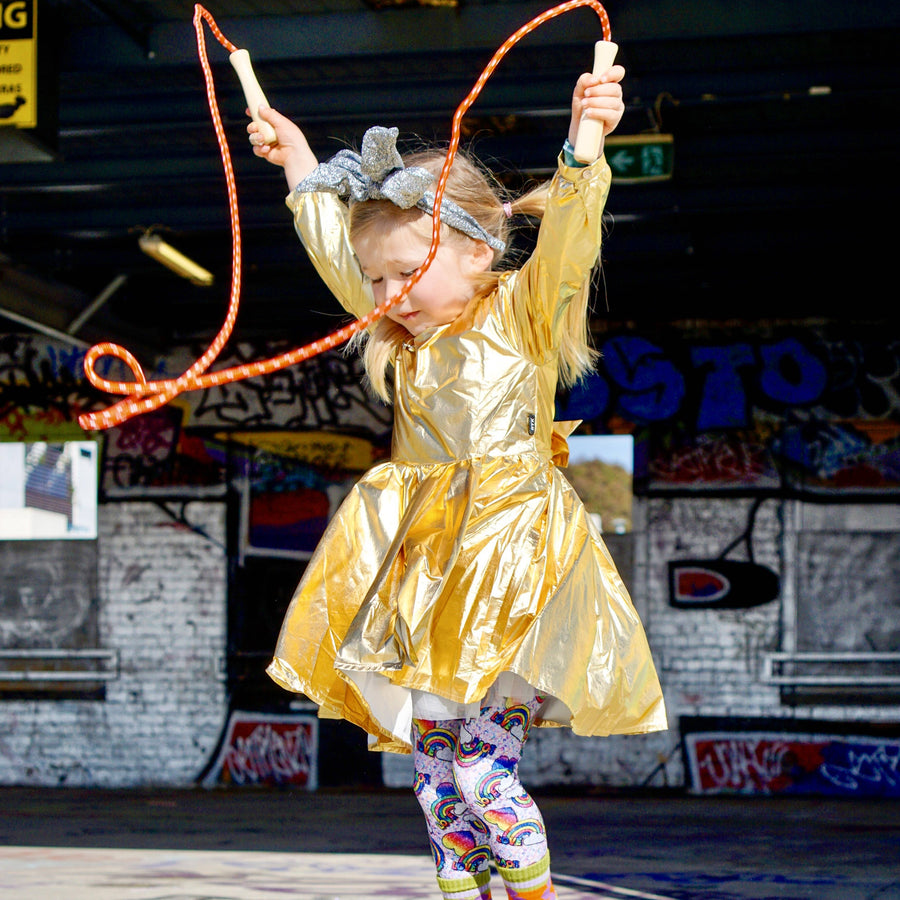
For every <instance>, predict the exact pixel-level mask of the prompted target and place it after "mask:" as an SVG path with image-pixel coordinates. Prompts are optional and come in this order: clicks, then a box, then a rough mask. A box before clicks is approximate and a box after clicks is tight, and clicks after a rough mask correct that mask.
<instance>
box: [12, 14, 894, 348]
mask: <svg viewBox="0 0 900 900" xmlns="http://www.w3.org/2000/svg"><path fill="white" fill-rule="evenodd" d="M208 8H209V9H210V12H212V13H213V15H215V17H216V19H217V20H218V22H219V24H220V25H222V27H223V31H225V32H226V34H228V36H229V37H231V38H232V39H233V40H234V41H235V43H237V44H238V45H239V46H247V47H248V49H250V51H251V54H252V55H253V57H254V60H255V65H256V71H257V74H258V76H259V78H260V81H261V83H262V85H263V87H264V89H265V90H266V93H267V95H268V97H269V100H270V101H271V102H272V103H273V104H274V105H275V106H277V107H278V108H279V109H281V110H282V111H283V112H285V113H286V114H288V115H290V116H291V117H293V118H295V119H296V120H297V121H298V122H299V123H301V124H302V125H303V127H304V128H305V130H306V131H307V133H308V136H309V138H310V142H311V144H312V145H313V147H314V148H315V149H316V150H317V152H318V153H319V154H320V156H326V155H328V154H331V153H333V152H335V151H336V150H337V149H339V148H340V147H341V146H345V145H347V144H351V145H353V144H357V143H358V141H359V139H360V138H361V135H362V133H363V131H364V130H365V128H366V127H368V126H369V125H371V124H378V123H380V124H390V125H397V126H398V127H399V128H400V129H401V132H402V133H403V135H404V136H411V135H421V136H422V137H424V138H426V139H429V140H432V139H436V140H439V141H446V139H447V138H448V137H449V126H450V120H451V116H452V114H453V111H454V109H455V108H456V106H457V105H458V104H459V103H460V102H461V101H462V100H463V98H464V97H465V96H466V94H467V93H468V91H469V90H470V88H471V86H472V84H473V83H474V81H475V79H476V78H477V77H478V75H479V74H480V72H481V70H482V68H483V67H484V65H485V64H486V63H487V61H488V59H489V58H490V55H491V53H492V52H493V50H494V49H495V47H496V46H497V45H498V44H499V42H500V41H501V40H502V39H503V38H504V37H505V36H506V35H507V34H509V33H511V32H512V31H513V30H515V29H516V28H517V27H518V26H519V25H521V24H522V23H523V22H524V21H526V20H527V19H529V18H530V17H531V16H532V15H534V14H535V13H536V12H538V11H541V10H543V9H545V8H547V7H545V6H541V5H537V4H535V3H533V2H528V3H522V2H512V0H509V2H481V3H472V2H465V3H462V4H461V5H460V8H459V9H457V10H449V9H443V10H436V9H428V10H424V9H395V10H390V11H386V12H376V11H374V10H372V9H371V8H369V7H368V6H367V5H366V4H365V3H363V2H362V0H360V2H354V0H334V2H331V0H322V2H316V3H306V2H269V0H260V2H232V0H226V2H224V3H221V4H212V3H210V4H209V7H208ZM41 9H42V13H41V25H42V29H45V30H46V32H47V33H48V34H49V35H50V36H51V37H53V36H55V38H56V40H57V41H58V43H59V47H60V50H59V53H58V54H57V55H56V57H55V58H56V63H55V64H56V65H58V66H59V72H58V87H59V128H58V134H57V144H58V146H57V155H56V158H55V159H53V160H52V161H49V162H41V163H13V162H4V161H3V160H2V159H0V163H2V164H0V253H2V254H3V258H4V261H3V262H2V266H0V275H2V278H0V308H7V309H9V310H12V311H13V312H16V313H18V314H20V315H27V316H31V317H33V318H34V319H35V320H37V321H44V322H45V323H46V324H51V323H52V324H53V327H56V328H59V327H61V325H63V326H64V325H65V323H66V322H71V321H72V320H74V319H75V318H76V317H77V316H78V314H79V312H80V311H82V310H83V309H85V308H86V307H87V306H88V305H89V304H90V303H91V302H92V301H93V300H94V298H96V297H97V296H98V295H99V294H101V292H103V291H104V290H105V289H107V288H108V287H109V286H110V284H111V283H116V284H118V287H117V288H116V289H115V290H114V291H113V292H112V293H111V296H110V297H109V299H108V300H107V302H106V303H105V304H104V305H103V306H102V308H101V309H100V310H98V312H97V313H96V314H95V315H94V316H93V318H92V319H91V320H90V321H89V322H88V324H87V325H85V326H84V327H83V329H80V330H79V332H78V336H79V337H81V338H82V339H84V340H95V339H98V338H100V337H103V338H106V339H113V340H124V339H125V338H126V337H128V338H131V339H137V340H140V341H141V342H142V345H143V346H146V347H148V348H152V349H156V350H158V351H160V352H164V351H165V350H166V348H168V347H169V346H171V343H172V342H173V341H175V340H180V339H183V338H185V337H195V338H197V339H198V340H202V339H204V338H211V337H212V335H213V334H214V333H215V331H216V330H217V329H218V327H219V324H220V323H221V321H222V318H223V317H224V314H225V309H226V307H227V303H228V289H229V282H230V277H231V276H230V272H231V236H230V232H229V219H228V208H227V204H226V194H225V185H224V178H223V174H222V164H221V160H220V156H219V148H218V146H217V143H216V138H215V134H214V132H213V128H212V125H211V123H210V117H209V111H208V107H207V101H206V96H205V90H204V84H203V77H202V72H201V69H200V66H199V62H198V60H197V50H196V43H195V36H194V30H193V25H192V22H191V18H192V15H193V6H192V4H190V3H186V2H175V0H172V2H165V3H154V2H129V0H119V2H117V3H115V4H112V3H106V2H99V0H90V2H85V0H69V2H63V0H56V2H53V0H46V2H45V3H44V4H43V6H42V7H41ZM607 9H608V12H609V15H610V18H611V20H612V25H613V36H614V38H615V39H616V40H617V41H619V42H620V44H621V50H620V61H622V62H623V63H624V64H625V66H626V68H627V69H628V80H627V82H626V99H627V102H628V111H627V113H626V116H625V119H624V121H623V124H622V126H621V128H620V133H623V134H628V133H637V132H641V131H645V130H647V129H648V128H650V127H652V126H654V125H658V126H659V127H661V128H662V129H663V130H664V131H667V132H670V133H672V134H673V135H674V145H675V174H674V178H673V179H672V180H671V181H669V182H665V183H661V184H654V185H624V184H621V185H616V186H614V188H613V192H612V195H611V198H610V202H609V209H608V211H609V213H610V226H611V227H610V233H609V236H608V240H607V245H606V248H605V253H604V258H605V261H606V269H607V271H606V278H605V296H604V297H603V298H598V302H597V304H595V305H596V308H597V316H598V317H599V318H604V317H605V318H635V319H645V320H660V321H665V320H670V319H678V318H685V317H697V316H717V317H725V318H729V319H730V318H734V317H740V316H750V317H762V316H773V315H777V316H784V317H787V316H806V315H823V316H824V315H834V316H838V317H842V316H846V315H848V314H852V315H855V316H864V317H874V316H883V315H884V314H885V313H884V303H883V291H881V290H879V289H878V287H879V285H880V282H881V281H882V280H883V279H885V278H888V277H889V271H888V268H889V263H890V259H891V253H890V252H889V250H888V241H889V240H890V230H889V229H888V228H885V226H884V225H883V219H884V216H885V214H886V211H889V212H893V209H895V208H896V201H897V200H898V199H900V191H898V179H897V174H896V171H895V169H896V164H897V160H898V159H900V62H898V54H897V53H896V50H895V47H896V46H898V38H900V11H898V9H897V4H893V3H880V4H879V3H872V2H860V3H855V4H852V5H848V4H846V3H842V4H838V3H835V2H820V3H810V2H807V0H798V2H792V3H783V2H775V0H768V2H759V3H755V4H722V3H721V2H714V0H685V2H681V3H678V4H675V3H674V2H667V0H666V2H664V0H630V2H627V3H626V2H624V0H623V2H620V3H618V4H613V3H609V4H607ZM226 26H227V27H226ZM596 31H597V21H596V17H595V16H594V15H593V13H591V12H589V11H587V10H579V11H577V12H575V13H572V14H570V15H569V16H568V17H565V21H560V22H557V23H555V24H551V26H547V27H546V30H542V31H541V32H540V33H535V34H534V35H532V36H529V38H527V39H525V40H524V41H523V42H522V43H521V44H519V45H518V46H517V47H515V48H513V50H512V51H511V52H510V53H509V54H508V55H507V56H506V58H505V59H504V60H503V62H502V63H501V65H500V67H499V68H498V69H497V71H496V73H495V75H494V76H493V77H492V79H491V80H490V81H489V82H488V85H487V87H486V89H485V91H484V92H483V94H482V96H481V97H480V98H479V99H478V101H477V102H476V104H475V105H474V106H473V108H472V109H471V111H470V114H469V116H467V119H466V121H465V126H466V139H467V141H468V140H469V139H472V140H473V146H474V149H475V150H476V152H477V153H478V155H479V156H481V157H482V158H484V159H485V160H486V161H488V162H489V163H496V164H497V165H500V166H513V167H516V168H517V169H519V170H521V172H522V173H523V175H524V176H529V175H535V174H539V173H542V172H546V171H547V170H548V167H549V166H551V165H552V164H553V160H554V158H555V155H556V152H557V150H558V148H559V145H560V143H561V140H562V137H563V136H564V133H565V130H566V127H567V117H568V112H567V109H568V104H569V98H570V94H571V88H572V84H573V83H574V80H575V77H576V76H577V74H578V72H579V71H580V69H582V68H584V67H586V66H587V64H588V63H589V61H590V56H591V50H590V47H591V44H592V42H593V40H595V39H596V38H597V37H598V36H599V35H598V34H597V33H596ZM42 33H44V32H43V31H42ZM207 46H208V51H209V55H210V59H211V62H212V66H213V71H214V74H215V83H216V93H217V96H218V102H219V105H220V107H221V110H222V115H223V119H224V122H225V127H226V133H227V136H228V140H229V144H230V147H231V154H232V158H233V163H234V167H235V171H236V175H237V183H238V196H239V204H240V212H241V229H242V237H243V243H244V259H245V271H244V282H243V292H242V295H243V308H242V311H241V315H240V317H239V320H238V326H237V329H236V336H237V337H239V338H240V337H271V338H280V337H286V338H288V339H295V340H298V341H301V340H304V339H306V337H307V336H309V337H311V336H314V335H319V334H321V333H324V332H326V331H329V330H331V329H332V328H333V327H334V325H335V315H336V312H337V310H336V308H335V305H334V303H333V301H332V300H331V299H330V298H329V297H328V296H327V295H326V293H325V291H324V289H323V288H322V286H321V284H320V283H319V281H318V279H317V277H316V276H315V275H314V273H313V272H312V271H311V269H310V268H309V265H308V263H307V262H306V260H305V257H304V254H303V252H302V249H301V248H300V247H299V244H298V242H297V241H296V238H295V237H294V235H293V231H292V228H291V225H290V221H289V218H288V214H287V210H286V209H285V207H284V204H283V198H284V194H285V193H286V185H285V184H284V182H283V179H282V176H281V173H280V171H279V170H276V169H274V168H273V167H271V166H268V165H267V164H265V163H263V162H261V161H260V160H258V159H256V158H255V157H253V155H252V154H251V153H250V151H249V148H248V145H247V142H246V133H245V119H244V116H243V106H244V102H243V97H242V95H241V92H240V88H239V85H238V83H237V79H236V78H235V76H234V73H233V71H232V70H231V67H230V66H229V65H228V63H227V61H226V59H227V54H225V52H224V50H223V49H222V48H221V47H219V45H218V44H217V43H215V42H214V41H212V40H211V39H210V38H209V36H207ZM510 183H511V185H513V186H515V184H516V183H517V182H516V180H515V179H512V180H511V182H510ZM151 226H152V227H156V228H157V229H159V230H160V231H161V233H163V234H164V235H165V236H167V237H168V238H169V239H170V240H171V242H172V243H174V244H176V245H177V246H178V247H179V249H181V250H182V251H183V252H186V253H188V254H189V255H192V256H194V257H195V258H196V259H197V260H198V261H200V262H201V263H203V264H204V265H205V266H206V267H207V268H209V269H211V270H212V271H213V272H214V273H215V275H216V283H215V285H214V286H213V287H212V288H198V287H195V286H194V285H191V284H189V283H187V282H185V281H183V280H180V279H178V278H177V277H175V276H174V275H172V274H170V273H169V272H168V271H167V270H164V269H162V268H161V267H159V266H158V265H157V264H156V263H154V262H153V261H152V260H149V259H148V258H147V257H145V256H144V255H143V254H142V253H141V252H140V251H139V249H138V247H137V237H138V235H139V234H140V232H141V231H142V230H143V229H145V228H148V227H151ZM120 275H124V276H125V279H124V281H122V282H121V283H119V282H114V280H115V279H117V278H118V276H120ZM63 330H65V329H64V328H63Z"/></svg>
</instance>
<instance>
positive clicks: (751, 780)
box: [685, 732, 900, 797]
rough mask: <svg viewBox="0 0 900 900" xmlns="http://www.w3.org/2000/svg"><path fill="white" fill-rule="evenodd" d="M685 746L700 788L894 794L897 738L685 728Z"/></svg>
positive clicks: (898, 772) (899, 779) (899, 768)
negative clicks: (705, 731) (687, 730)
mask: <svg viewBox="0 0 900 900" xmlns="http://www.w3.org/2000/svg"><path fill="white" fill-rule="evenodd" d="M685 749H686V753H687V756H686V761H687V764H688V767H689V770H690V773H691V781H692V783H693V786H694V788H695V789H697V790H698V791H700V792H704V793H744V794H747V793H761V794H837V795H852V796H866V797H900V740H893V739H892V740H884V739H878V740H876V739H867V738H860V737H837V736H835V737H830V736H818V735H817V736H812V735H810V736H806V735H800V734H798V735H778V734H772V735H765V734H729V733H727V732H725V733H718V734H701V733H694V734H691V733H689V734H686V735H685Z"/></svg>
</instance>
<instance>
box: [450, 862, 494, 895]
mask: <svg viewBox="0 0 900 900" xmlns="http://www.w3.org/2000/svg"><path fill="white" fill-rule="evenodd" d="M437 882H438V887H439V888H440V890H441V896H442V897H443V898H444V900H491V870H490V869H485V870H484V871H483V872H475V873H473V874H471V875H467V876H466V877H464V878H441V876H440V875H438V880H437Z"/></svg>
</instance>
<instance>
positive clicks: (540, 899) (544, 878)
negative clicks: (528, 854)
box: [497, 854, 557, 900]
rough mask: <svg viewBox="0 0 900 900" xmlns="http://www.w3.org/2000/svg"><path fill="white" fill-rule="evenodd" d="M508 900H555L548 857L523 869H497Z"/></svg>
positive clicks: (545, 855)
mask: <svg viewBox="0 0 900 900" xmlns="http://www.w3.org/2000/svg"><path fill="white" fill-rule="evenodd" d="M497 871H499V872H500V875H501V877H502V878H503V884H504V886H505V887H506V896H507V897H508V898H509V900H557V898H556V890H555V889H554V887H553V882H552V881H551V880H550V855H549V854H544V857H543V858H542V859H540V860H538V861H537V862H536V863H534V864H533V865H530V866H526V867H525V868H524V869H512V868H506V867H505V866H504V867H502V868H501V867H499V866H498V867H497Z"/></svg>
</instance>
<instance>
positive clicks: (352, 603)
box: [268, 158, 666, 753]
mask: <svg viewBox="0 0 900 900" xmlns="http://www.w3.org/2000/svg"><path fill="white" fill-rule="evenodd" d="M609 183H610V172H609V168H608V166H607V165H606V163H605V160H603V159H602V158H601V159H600V160H598V161H597V162H596V163H594V164H593V165H592V166H589V167H587V168H583V169H581V168H567V167H566V166H564V165H563V164H562V162H560V170H559V174H558V175H557V177H556V178H555V179H554V182H553V188H552V190H551V195H550V199H549V201H548V207H547V212H546V214H545V216H544V219H543V222H542V225H541V228H540V233H539V237H538V242H537V246H536V249H535V251H534V253H533V254H532V256H531V257H530V258H529V259H528V261H527V262H526V263H525V264H524V265H523V267H522V268H521V269H520V270H518V271H517V272H510V273H507V274H505V275H504V276H503V278H502V280H501V283H500V285H499V287H498V289H497V290H496V291H495V292H494V293H493V294H492V295H491V296H490V298H488V300H487V301H486V302H483V303H481V304H479V305H478V306H477V308H475V309H474V310H473V311H472V312H471V313H469V314H464V316H463V317H461V318H460V319H458V320H456V321H455V322H453V323H452V324H450V325H446V326H441V327H439V328H436V329H431V330H429V331H426V332H425V333H423V334H421V335H419V336H417V337H415V338H413V337H410V340H409V341H408V342H407V343H406V344H405V345H404V346H403V347H402V348H401V349H400V351H399V353H398V356H397V358H396V361H395V374H394V396H395V403H394V433H393V447H392V454H391V459H390V461H389V462H385V463H382V464H381V465H377V466H375V468H373V469H372V470H371V471H369V472H368V473H367V474H366V475H364V476H363V478H362V479H361V480H360V481H359V482H358V483H357V484H356V486H355V487H354V488H353V489H352V491H351V493H350V494H349V495H348V497H347V499H346V500H345V501H344V503H343V504H342V505H341V507H340V509H339V510H338V511H337V513H336V514H335V516H334V517H333V518H332V520H331V522H330V523H329V525H328V528H327V530H326V532H325V534H324V535H323V537H322V540H321V542H320V544H319V546H318V548H317V550H316V552H315V554H314V555H313V557H312V559H311V560H310V562H309V564H308V566H307V569H306V571H305V573H304V575H303V579H302V581H301V582H300V584H299V586H298V587H297V590H296V593H295V594H294V597H293V600H292V602H291V605H290V608H289V610H288V612H287V615H286V617H285V621H284V624H283V626H282V630H281V634H280V636H279V639H278V644H277V648H276V652H275V659H274V660H273V661H272V663H271V664H270V665H269V668H268V673H269V674H270V675H271V677H272V678H273V679H274V680H275V681H276V682H278V683H279V684H280V685H282V686H283V687H285V688H287V689H288V690H290V691H295V692H297V693H302V694H305V695H306V696H307V697H309V698H310V699H312V700H313V701H315V702H316V703H317V704H318V705H319V715H320V716H322V717H326V718H344V719H348V720H349V721H351V722H354V723H356V724H357V725H359V726H360V727H361V728H363V729H365V731H366V732H368V734H369V735H370V746H371V747H372V749H379V750H390V751H394V752H399V753H408V752H409V751H410V733H411V720H412V718H413V715H414V698H415V697H417V696H425V697H432V696H433V695H437V697H438V698H442V699H443V700H444V701H446V702H448V703H458V704H470V703H477V702H478V701H480V700H481V699H482V698H484V697H485V696H486V695H488V694H489V691H490V690H491V689H492V686H494V685H495V683H497V682H498V679H500V683H503V679H509V678H510V677H511V676H510V675H509V674H508V673H514V675H515V676H518V679H515V682H516V683H518V684H521V683H522V682H521V681H520V680H519V679H524V681H525V682H527V683H528V684H529V685H531V686H533V687H534V688H535V689H537V691H538V692H540V693H544V694H547V695H549V700H548V702H547V703H546V704H545V705H544V708H543V711H542V718H541V719H540V720H539V721H538V722H536V724H538V725H541V724H543V725H567V726H570V727H571V728H572V730H573V731H575V732H576V733H577V734H583V735H601V734H624V733H640V732H648V731H656V730H660V729H664V728H665V727H666V717H665V709H664V705H663V699H662V694H661V691H660V686H659V681H658V679H657V676H656V671H655V669H654V666H653V662H652V659H651V656H650V650H649V648H648V645H647V640H646V637H645V635H644V631H643V628H642V626H641V623H640V620H639V619H638V616H637V614H636V613H635V610H634V607H633V606H632V603H631V600H630V599H629V597H628V594H627V592H626V590H625V587H624V585H623V584H622V580H621V578H620V577H619V574H618V572H617V571H616V568H615V565H614V564H613V561H612V559H611V558H610V555H609V553H608V551H607V549H606V546H605V545H604V543H603V540H602V538H601V536H600V534H599V533H598V532H597V531H596V529H595V527H594V526H593V524H592V523H591V521H590V519H589V518H588V516H587V513H586V511H585V509H584V506H583V505H582V503H581V501H580V500H579V498H578V497H577V496H576V494H575V492H574V491H573V489H572V487H571V486H570V485H569V483H568V482H567V481H566V479H565V478H564V477H563V475H562V474H561V473H560V471H559V469H558V468H557V462H562V463H563V464H564V461H565V460H564V457H565V437H566V436H567V434H568V433H569V432H570V431H571V429H572V427H573V425H574V424H577V423H568V424H566V423H554V421H553V414H554V395H555V389H556V382H557V351H556V348H557V346H558V334H557V332H558V329H559V327H560V325H561V315H560V313H561V311H562V310H563V309H564V307H565V304H566V302H567V300H568V299H569V298H570V297H571V296H572V294H573V293H574V292H575V291H576V290H577V288H578V287H579V286H580V285H581V284H583V282H584V280H585V279H586V278H588V277H589V276H590V271H591V268H592V266H593V264H594V262H595V260H596V258H597V255H598V253H599V247H600V234H601V215H602V211H603V205H604V202H605V199H606V195H607V192H608V190H609ZM288 205H289V207H290V208H291V209H292V211H293V214H294V222H295V226H296V228H297V231H298V234H299V235H300V236H301V239H302V240H303V243H304V245H305V246H306V249H307V251H308V252H309V254H310V257H311V259H312V261H313V263H314V264H315V266H316V268H317V270H318V271H319V272H320V274H321V275H322V277H323V279H324V280H325V282H326V284H328V286H329V288H330V289H331V290H332V291H333V292H334V294H335V296H336V297H337V298H338V299H339V300H340V301H341V303H342V304H343V305H344V306H345V307H346V308H347V309H348V310H349V311H350V312H352V313H354V314H355V315H361V314H363V313H364V312H366V311H367V310H369V309H371V308H372V305H373V299H372V294H371V291H370V289H369V287H368V286H367V285H366V284H365V283H364V281H363V279H362V277H361V274H360V271H359V267H358V264H357V262H356V259H355V257H354V255H353V251H352V248H351V246H350V244H349V240H348V236H347V226H346V207H345V206H344V205H343V203H341V201H340V200H338V199H337V198H336V197H335V196H334V195H332V194H327V193H297V192H294V193H293V194H292V195H291V196H289V198H288ZM507 683H508V682H507ZM419 692H425V693H424V695H420V694H419ZM476 708H477V707H476Z"/></svg>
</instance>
